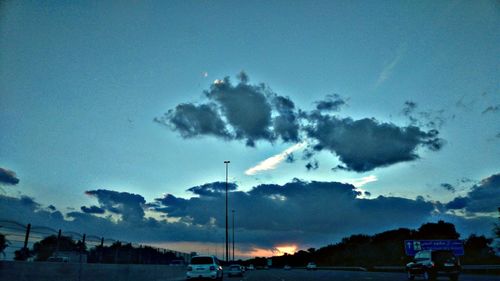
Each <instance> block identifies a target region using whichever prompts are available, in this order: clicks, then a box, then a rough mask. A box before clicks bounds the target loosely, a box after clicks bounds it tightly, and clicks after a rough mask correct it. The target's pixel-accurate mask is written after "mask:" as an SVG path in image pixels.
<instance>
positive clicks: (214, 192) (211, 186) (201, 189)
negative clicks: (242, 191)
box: [187, 181, 238, 197]
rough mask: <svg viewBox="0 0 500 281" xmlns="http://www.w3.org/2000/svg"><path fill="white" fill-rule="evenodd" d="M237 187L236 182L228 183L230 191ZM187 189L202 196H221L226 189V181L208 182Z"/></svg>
mask: <svg viewBox="0 0 500 281" xmlns="http://www.w3.org/2000/svg"><path fill="white" fill-rule="evenodd" d="M237 188H238V186H237V185H236V184H235V183H227V190H228V191H233V190H236V189H237ZM187 191H189V192H192V193H194V194H196V195H200V196H208V197H213V196H220V195H221V194H223V193H225V191H226V183H225V182H220V181H218V182H212V183H206V184H204V185H199V186H194V187H191V188H189V189H188V190H187Z"/></svg>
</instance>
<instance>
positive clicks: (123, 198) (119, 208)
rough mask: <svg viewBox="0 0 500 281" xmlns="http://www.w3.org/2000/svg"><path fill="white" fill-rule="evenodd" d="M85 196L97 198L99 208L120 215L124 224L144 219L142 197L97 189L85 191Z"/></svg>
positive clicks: (144, 201) (143, 201)
mask: <svg viewBox="0 0 500 281" xmlns="http://www.w3.org/2000/svg"><path fill="white" fill-rule="evenodd" d="M85 194H87V195H89V196H93V197H96V198H97V201H98V202H99V204H100V206H99V207H100V208H102V209H104V210H107V211H110V212H113V213H116V214H120V215H121V216H122V220H124V221H126V222H134V221H140V220H142V219H143V218H144V209H143V205H144V204H145V203H146V200H144V197H142V196H141V195H138V194H132V193H128V192H118V191H113V190H106V189H98V190H89V191H85Z"/></svg>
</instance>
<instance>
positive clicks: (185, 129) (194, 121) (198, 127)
mask: <svg viewBox="0 0 500 281" xmlns="http://www.w3.org/2000/svg"><path fill="white" fill-rule="evenodd" d="M154 121H155V122H157V123H159V124H162V125H165V126H168V127H169V128H171V129H172V130H174V131H177V132H179V133H180V134H181V136H182V137H184V138H193V137H196V136H200V135H213V136H216V137H221V138H225V139H226V138H230V134H229V132H228V131H227V128H226V124H225V123H224V121H223V120H222V119H221V117H220V116H219V113H218V112H217V110H216V108H215V105H214V104H202V105H199V106H197V105H194V104H189V103H188V104H179V105H178V106H177V107H176V108H175V109H171V110H169V111H168V112H167V113H165V115H164V116H162V117H159V118H155V119H154Z"/></svg>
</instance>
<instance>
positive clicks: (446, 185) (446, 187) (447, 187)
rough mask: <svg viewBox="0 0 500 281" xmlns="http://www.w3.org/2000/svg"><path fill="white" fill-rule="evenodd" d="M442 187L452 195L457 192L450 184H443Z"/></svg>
mask: <svg viewBox="0 0 500 281" xmlns="http://www.w3.org/2000/svg"><path fill="white" fill-rule="evenodd" d="M440 186H441V187H442V188H444V189H446V190H448V191H450V192H452V193H455V191H456V188H455V187H454V186H453V185H452V184H450V183H442V184H441V185H440Z"/></svg>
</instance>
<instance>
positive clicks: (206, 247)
mask: <svg viewBox="0 0 500 281" xmlns="http://www.w3.org/2000/svg"><path fill="white" fill-rule="evenodd" d="M147 244H149V245H151V246H155V247H160V248H167V249H171V250H175V251H179V252H184V253H189V252H197V253H198V254H202V255H207V254H208V255H216V256H217V257H218V258H220V259H223V255H224V244H223V243H203V242H169V243H147ZM297 249H298V245H296V244H282V245H277V246H275V247H274V248H273V249H264V248H257V247H253V248H251V250H248V251H241V250H240V249H238V247H236V249H235V256H236V258H237V259H239V258H241V259H247V258H254V257H272V256H281V255H284V254H285V253H286V254H293V253H295V252H296V251H297Z"/></svg>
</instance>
